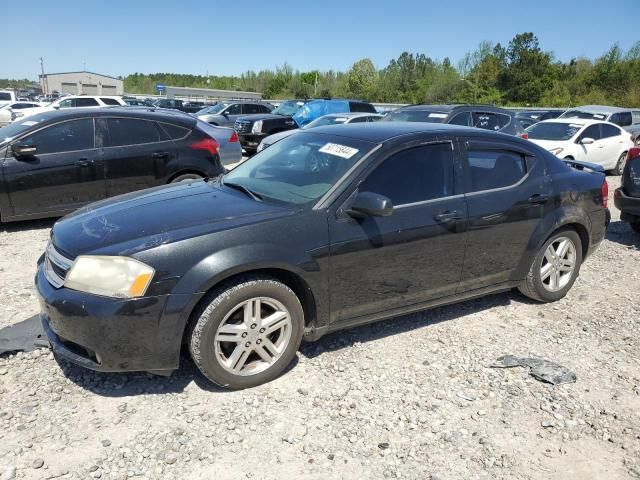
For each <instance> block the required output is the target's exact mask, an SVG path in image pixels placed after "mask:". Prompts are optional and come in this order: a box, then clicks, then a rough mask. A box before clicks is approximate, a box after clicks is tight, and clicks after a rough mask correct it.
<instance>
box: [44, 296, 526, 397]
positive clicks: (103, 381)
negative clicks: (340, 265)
mask: <svg viewBox="0 0 640 480" xmlns="http://www.w3.org/2000/svg"><path fill="white" fill-rule="evenodd" d="M512 301H516V302H519V303H532V304H533V303H536V302H534V301H532V300H529V299H528V298H527V297H525V296H524V295H522V294H520V293H519V292H517V291H514V292H503V293H497V294H492V295H488V296H485V297H480V298H477V299H473V300H468V301H466V302H461V303H456V304H453V305H447V306H442V307H436V308H433V309H429V310H423V311H420V312H417V313H413V314H410V315H403V316H400V317H396V318H393V319H390V320H385V321H381V322H376V323H371V324H367V325H362V326H359V327H353V328H351V329H348V330H342V331H339V332H335V333H331V334H328V335H326V336H324V337H322V338H321V339H320V340H318V341H316V342H313V343H303V344H302V346H301V347H300V350H299V355H304V356H305V357H307V358H315V357H317V356H319V355H322V354H324V353H329V352H335V351H338V350H341V349H343V348H348V347H350V346H353V345H354V344H356V343H365V342H370V341H374V340H379V339H381V338H385V337H388V336H392V335H398V334H401V333H404V332H408V331H410V330H415V329H418V328H423V327H428V326H430V325H436V324H438V323H440V322H446V321H449V320H454V319H456V318H461V317H464V316H466V315H470V314H473V313H478V312H482V311H485V310H489V309H491V308H494V307H500V306H507V305H509V304H510V303H511V302H512ZM55 358H56V361H57V362H58V364H59V366H60V368H61V369H62V372H63V374H64V375H65V376H66V377H67V378H68V379H69V380H71V381H72V382H73V383H75V384H76V385H78V386H80V387H82V388H84V389H86V390H88V391H90V392H92V393H95V394H96V395H100V396H104V397H116V398H117V397H128V396H136V395H162V394H168V393H181V392H184V391H185V389H187V387H188V386H189V385H190V384H192V383H194V384H195V385H196V386H197V387H199V388H200V389H202V390H204V391H207V392H212V393H228V392H230V390H227V389H224V388H222V387H219V386H217V385H215V384H214V383H212V382H210V381H209V380H207V379H206V378H205V377H204V376H203V375H202V374H201V373H200V371H199V370H198V369H197V367H196V366H195V364H194V363H193V361H192V360H191V359H190V358H189V356H188V354H187V353H186V352H183V355H182V356H181V359H180V368H179V369H178V370H176V371H174V372H173V373H172V374H171V375H170V376H167V377H165V376H160V375H154V374H151V373H145V372H132V373H103V372H94V371H91V370H86V369H84V368H82V367H79V366H76V365H74V364H71V363H69V362H67V361H66V360H64V359H60V358H58V357H55ZM298 361H299V358H298V356H296V357H295V360H294V361H293V362H291V364H290V365H289V366H288V367H287V369H286V370H285V371H284V372H283V373H282V374H281V376H282V375H286V374H287V373H288V372H289V371H291V370H292V369H293V368H295V366H296V364H297V363H298Z"/></svg>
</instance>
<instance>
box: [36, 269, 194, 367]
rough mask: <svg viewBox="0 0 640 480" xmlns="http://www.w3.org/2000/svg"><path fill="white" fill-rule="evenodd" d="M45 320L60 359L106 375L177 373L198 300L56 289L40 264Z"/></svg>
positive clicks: (39, 285)
mask: <svg viewBox="0 0 640 480" xmlns="http://www.w3.org/2000/svg"><path fill="white" fill-rule="evenodd" d="M35 283H36V290H37V293H38V298H39V301H40V307H41V313H40V318H41V321H42V325H43V327H44V331H45V332H46V334H47V337H48V338H49V342H50V343H51V347H52V348H53V350H54V352H55V353H56V354H58V355H59V356H60V357H63V358H65V359H67V360H69V361H70V362H72V363H75V364H77V365H80V366H82V367H85V368H89V369H91V370H97V371H102V372H124V371H149V370H175V369H177V368H178V366H179V359H180V348H181V343H182V334H183V332H184V327H185V325H186V319H187V318H188V314H187V315H185V313H184V312H187V311H189V310H188V306H190V305H192V304H193V301H194V298H193V296H192V295H162V296H157V297H148V298H147V297H143V298H135V299H114V298H107V297H100V296H97V295H92V294H88V293H83V292H78V291H75V290H71V289H68V288H64V287H62V288H59V289H56V288H54V287H53V286H52V285H51V284H50V283H49V282H48V281H47V279H46V278H45V276H44V268H43V262H40V263H39V264H38V272H37V274H36V279H35Z"/></svg>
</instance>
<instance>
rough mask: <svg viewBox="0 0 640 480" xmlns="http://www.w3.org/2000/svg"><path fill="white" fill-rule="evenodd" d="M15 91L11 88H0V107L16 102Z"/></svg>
mask: <svg viewBox="0 0 640 480" xmlns="http://www.w3.org/2000/svg"><path fill="white" fill-rule="evenodd" d="M16 100H17V99H16V93H15V92H14V91H13V90H0V107H2V106H4V105H7V104H9V103H14V102H16Z"/></svg>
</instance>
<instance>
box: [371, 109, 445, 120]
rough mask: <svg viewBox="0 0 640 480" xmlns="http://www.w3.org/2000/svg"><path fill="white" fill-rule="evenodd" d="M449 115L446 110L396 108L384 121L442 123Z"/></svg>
mask: <svg viewBox="0 0 640 480" xmlns="http://www.w3.org/2000/svg"><path fill="white" fill-rule="evenodd" d="M448 116H449V114H448V113H446V112H431V111H428V110H396V111H394V112H390V113H388V114H387V115H386V116H385V117H384V118H383V119H382V120H381V121H382V122H427V123H442V122H444V120H445V119H446V118H447V117H448Z"/></svg>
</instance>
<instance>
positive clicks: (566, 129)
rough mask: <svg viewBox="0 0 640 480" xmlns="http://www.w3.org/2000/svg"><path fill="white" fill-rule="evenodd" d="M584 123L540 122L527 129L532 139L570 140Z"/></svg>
mask: <svg viewBox="0 0 640 480" xmlns="http://www.w3.org/2000/svg"><path fill="white" fill-rule="evenodd" d="M582 127H584V125H580V124H577V123H561V122H540V123H535V124H533V125H531V126H530V127H529V128H527V129H526V130H525V132H527V134H528V135H529V139H531V140H569V139H571V138H573V137H574V136H575V134H576V133H578V132H579V131H580V129H581V128H582Z"/></svg>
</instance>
